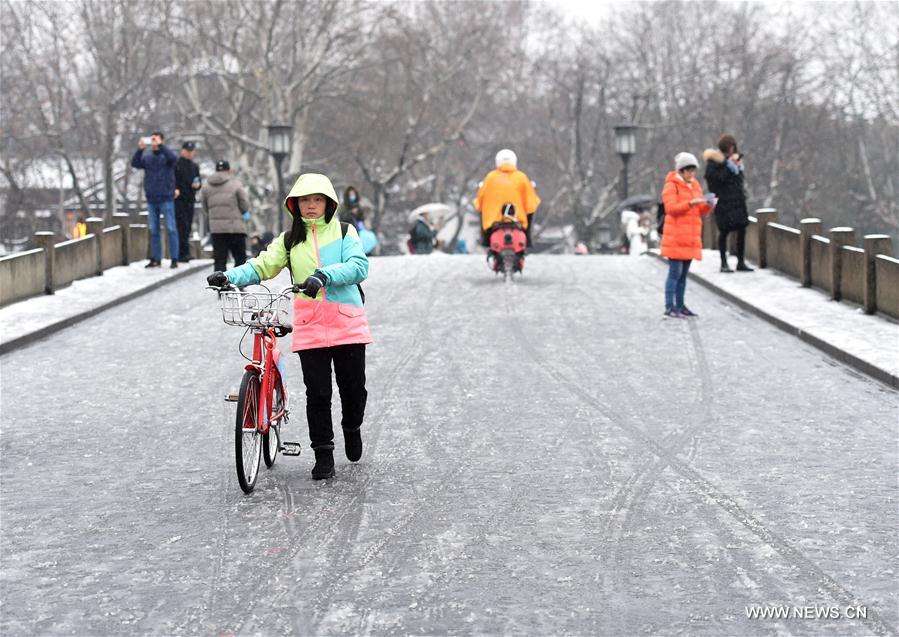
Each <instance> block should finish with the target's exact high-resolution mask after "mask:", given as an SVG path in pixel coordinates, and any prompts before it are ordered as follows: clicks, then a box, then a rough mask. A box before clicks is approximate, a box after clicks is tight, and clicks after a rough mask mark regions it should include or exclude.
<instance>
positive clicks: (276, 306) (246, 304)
mask: <svg viewBox="0 0 899 637" xmlns="http://www.w3.org/2000/svg"><path fill="white" fill-rule="evenodd" d="M221 302H222V318H223V319H224V321H225V323H227V324H228V325H238V326H241V327H278V326H279V325H289V324H290V297H289V296H284V295H281V294H272V293H270V292H243V291H229V292H222V295H221Z"/></svg>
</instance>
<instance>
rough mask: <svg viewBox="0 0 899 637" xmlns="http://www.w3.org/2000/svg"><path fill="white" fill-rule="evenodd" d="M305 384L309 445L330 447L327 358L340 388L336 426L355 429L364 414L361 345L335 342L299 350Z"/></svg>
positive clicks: (322, 447) (315, 447) (329, 390)
mask: <svg viewBox="0 0 899 637" xmlns="http://www.w3.org/2000/svg"><path fill="white" fill-rule="evenodd" d="M299 354H300V363H301V364H302V366H303V383H304V384H305V385H306V420H307V421H308V423H309V440H310V442H311V443H312V448H313V449H333V448H334V429H333V427H332V425H331V361H332V360H333V361H334V376H335V377H336V378H337V389H338V391H339V392H340V410H341V421H340V426H341V428H343V430H344V431H358V430H359V428H360V427H361V426H362V418H363V416H364V415H365V402H366V400H367V399H368V392H367V391H366V390H365V345H336V346H335V347H321V348H318V349H307V350H302V351H300V353H299Z"/></svg>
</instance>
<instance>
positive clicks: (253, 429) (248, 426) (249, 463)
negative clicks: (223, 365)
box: [234, 371, 262, 493]
mask: <svg viewBox="0 0 899 637" xmlns="http://www.w3.org/2000/svg"><path fill="white" fill-rule="evenodd" d="M259 393H260V392H259V377H258V376H257V375H256V374H255V373H254V372H251V371H246V372H244V375H243V380H242V381H241V382H240V393H239V394H238V397H237V418H236V419H235V427H234V457H235V460H236V462H237V481H238V482H239V483H240V488H241V489H242V490H243V492H244V493H250V492H251V491H252V490H253V487H255V486H256V478H257V477H258V476H259V461H260V459H261V457H262V434H261V433H260V432H259V427H258V424H259V423H258V422H257V420H258V419H259Z"/></svg>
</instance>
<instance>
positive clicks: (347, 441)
mask: <svg viewBox="0 0 899 637" xmlns="http://www.w3.org/2000/svg"><path fill="white" fill-rule="evenodd" d="M343 448H344V449H345V450H346V459H347V460H349V461H350V462H359V458H361V457H362V430H361V429H357V430H356V431H347V430H346V429H344V430H343Z"/></svg>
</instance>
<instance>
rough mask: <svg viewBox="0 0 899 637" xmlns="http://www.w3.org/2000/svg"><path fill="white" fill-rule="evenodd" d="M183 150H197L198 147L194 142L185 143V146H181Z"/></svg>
mask: <svg viewBox="0 0 899 637" xmlns="http://www.w3.org/2000/svg"><path fill="white" fill-rule="evenodd" d="M181 148H183V149H184V150H193V149H194V148H196V146H195V145H194V143H193V142H184V143H183V144H181Z"/></svg>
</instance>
